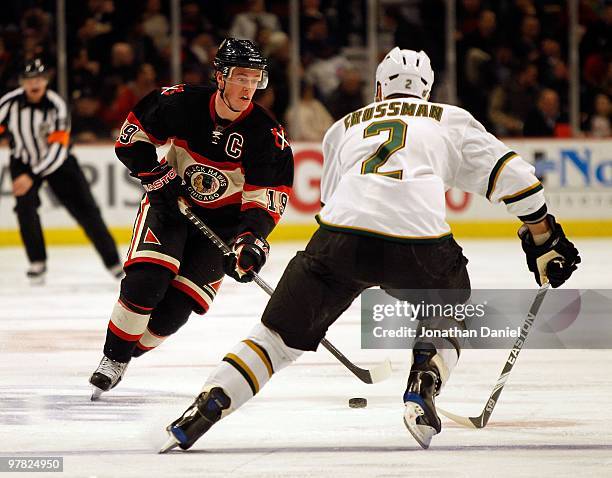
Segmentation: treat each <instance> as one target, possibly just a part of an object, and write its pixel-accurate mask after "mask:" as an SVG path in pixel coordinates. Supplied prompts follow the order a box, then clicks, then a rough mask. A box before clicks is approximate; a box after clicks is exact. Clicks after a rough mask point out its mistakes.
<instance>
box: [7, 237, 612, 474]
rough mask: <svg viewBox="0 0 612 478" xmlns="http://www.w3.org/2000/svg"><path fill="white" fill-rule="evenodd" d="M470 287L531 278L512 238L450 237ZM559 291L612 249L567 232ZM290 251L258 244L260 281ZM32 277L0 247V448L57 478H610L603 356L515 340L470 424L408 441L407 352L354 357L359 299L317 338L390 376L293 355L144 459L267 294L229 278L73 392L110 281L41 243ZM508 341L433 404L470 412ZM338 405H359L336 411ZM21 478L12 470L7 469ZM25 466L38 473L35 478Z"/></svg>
mask: <svg viewBox="0 0 612 478" xmlns="http://www.w3.org/2000/svg"><path fill="white" fill-rule="evenodd" d="M462 245H463V246H464V249H465V254H466V255H467V256H468V257H469V259H470V264H469V269H470V274H471V278H472V285H473V287H474V288H478V287H481V288H504V287H515V288H534V289H535V287H536V286H535V283H534V282H533V278H532V276H531V274H530V273H529V272H528V271H527V270H526V267H525V265H524V257H523V254H522V252H521V250H520V246H519V244H518V241H486V242H485V241H462ZM576 245H577V246H578V248H579V249H580V251H581V254H582V257H583V264H582V265H581V266H580V269H579V270H578V272H577V273H576V274H575V276H574V277H573V278H572V279H571V281H570V282H569V283H568V287H573V288H612V273H610V271H611V270H612V252H611V251H612V241H610V240H577V241H576ZM299 247H301V245H300V244H295V243H291V244H287V243H285V244H282V243H281V244H274V245H273V248H272V254H271V257H270V261H269V264H268V265H267V266H266V268H265V269H264V271H263V273H262V276H263V277H264V278H266V279H267V280H269V281H270V282H272V283H275V282H276V281H277V280H278V278H279V277H280V274H281V273H282V270H283V268H284V266H285V264H286V263H287V261H288V260H289V259H290V258H291V257H292V255H293V254H294V252H295V251H296V250H297V249H298V248H299ZM49 256H50V260H49V275H48V280H47V285H46V286H45V287H30V286H29V285H28V284H27V282H26V280H25V278H24V274H23V271H24V270H25V267H26V261H25V258H24V253H23V251H22V250H21V249H17V248H5V249H0V264H2V265H1V270H2V275H1V276H0V377H1V378H0V437H1V438H2V439H1V442H0V456H7V455H20V456H24V457H28V456H40V455H53V456H63V457H64V472H63V474H58V475H49V476H66V477H93V476H96V477H145V476H175V477H187V476H193V477H196V476H197V477H200V476H231V475H236V476H266V477H268V476H334V477H344V476H347V477H348V476H350V477H355V476H431V477H438V476H443V477H455V476H466V477H467V476H470V477H472V476H496V477H497V476H512V477H516V476H536V475H537V476H555V477H562V476H571V477H574V476H577V475H578V476H610V473H611V472H610V470H611V469H612V427H611V426H610V424H611V423H612V407H611V406H610V405H611V403H612V400H611V398H610V397H611V396H612V377H611V370H612V354H611V353H610V352H609V351H542V350H525V351H523V353H522V354H521V357H520V359H519V362H518V364H517V366H516V367H515V369H514V370H513V372H512V375H511V377H510V379H509V381H508V383H507V386H506V388H505V390H504V393H503V395H502V397H501V399H500V402H499V405H498V407H497V408H496V409H495V413H494V414H493V417H492V419H491V421H490V423H489V425H488V426H487V427H486V428H485V429H483V430H469V429H463V428H460V427H459V426H457V425H455V424H453V423H452V422H449V421H448V420H446V419H443V420H444V421H443V426H444V429H443V432H442V434H440V435H438V436H436V437H435V438H434V441H433V442H432V446H431V448H430V449H429V450H427V451H423V450H421V449H420V448H419V447H418V445H417V444H416V442H415V441H414V440H413V439H412V438H411V437H410V436H409V434H408V433H407V431H406V430H405V428H404V425H403V423H402V402H401V395H402V392H403V390H404V384H405V379H406V375H407V367H408V365H407V363H408V360H407V359H408V353H407V352H406V351H400V350H398V351H373V350H370V351H368V350H360V345H359V343H360V342H359V309H358V308H357V307H355V306H354V307H352V308H351V309H349V311H347V313H346V314H345V315H344V316H343V317H342V318H341V319H340V320H339V321H338V322H337V323H336V324H335V325H334V326H333V327H332V328H331V330H330V331H329V334H328V339H329V340H330V341H332V343H334V344H335V345H336V346H337V347H338V348H340V349H341V350H342V351H343V352H345V353H346V354H347V355H348V356H349V357H350V358H351V359H352V360H354V361H355V362H357V363H359V364H372V363H375V362H377V361H380V360H382V359H384V358H385V357H386V356H388V357H390V358H391V360H392V361H393V366H394V369H395V371H394V374H393V376H392V378H391V379H389V380H388V381H386V382H383V383H381V384H377V385H365V384H362V383H360V382H359V381H357V380H356V379H355V378H354V377H353V376H352V375H351V374H350V373H349V372H347V371H346V370H345V369H344V368H343V367H342V366H341V365H340V364H338V363H337V362H336V361H335V360H334V358H333V357H332V356H331V355H329V354H328V353H327V352H326V351H325V350H320V351H319V352H317V353H308V354H305V355H304V356H303V357H302V358H301V359H300V360H299V361H298V362H297V363H296V364H295V365H293V366H292V367H290V368H288V369H286V370H284V371H282V372H280V373H279V374H278V375H277V376H275V377H274V378H273V380H272V381H271V382H270V383H269V384H268V385H267V386H266V387H265V388H264V389H263V390H262V392H260V394H259V395H258V396H257V397H256V398H255V399H253V400H252V401H251V402H249V403H248V404H247V405H246V406H245V407H243V408H242V409H240V410H239V411H237V412H236V413H234V414H233V415H231V416H230V417H228V418H227V419H225V420H223V421H222V422H221V423H220V424H218V425H216V426H215V427H213V429H212V430H211V431H210V432H209V433H208V434H207V435H206V436H205V437H204V438H202V439H201V440H200V441H199V442H198V443H197V444H196V445H195V446H194V447H193V449H192V450H190V451H189V452H187V453H183V452H172V453H169V454H167V455H157V454H156V452H157V450H158V449H159V447H160V446H161V445H162V444H163V443H164V441H165V438H166V436H165V432H164V427H165V425H166V424H167V423H169V422H170V421H172V420H173V419H174V418H176V417H177V416H178V415H179V414H180V413H182V411H183V410H184V409H185V408H186V407H187V406H188V405H189V404H190V403H191V401H192V399H193V397H194V396H195V395H196V394H197V393H198V391H199V389H200V387H201V385H202V384H203V382H204V379H205V378H206V376H207V375H208V373H209V372H210V370H211V369H212V367H213V366H214V365H215V363H216V362H217V361H218V360H220V359H221V358H222V357H223V355H224V353H225V352H226V351H227V350H228V349H229V348H230V347H231V346H233V345H234V343H235V342H237V341H238V340H241V339H242V338H244V336H245V334H246V333H247V332H248V331H249V330H250V328H251V326H252V324H253V323H254V322H255V321H256V320H257V319H258V317H259V314H260V313H261V311H262V310H263V308H264V306H265V304H266V300H267V296H266V294H265V293H264V292H262V291H261V290H259V289H258V288H257V286H255V285H254V284H251V285H242V284H238V283H236V282H233V281H232V280H231V279H229V278H228V279H227V280H226V282H225V283H224V284H223V286H222V289H221V293H220V294H219V296H218V297H217V299H216V302H215V304H214V305H213V307H212V309H211V311H210V312H209V314H207V315H206V316H204V317H200V316H196V315H194V316H192V318H191V320H190V321H189V323H188V324H187V325H186V326H185V327H184V328H183V329H181V330H180V331H179V332H178V333H177V335H176V336H174V337H172V338H171V339H169V340H168V341H167V342H166V343H165V344H163V345H162V346H161V347H160V348H159V349H158V350H155V351H153V352H152V353H150V354H147V355H145V356H144V357H142V358H140V359H138V360H135V361H134V362H133V363H132V364H131V365H130V367H129V368H128V371H127V375H126V377H125V378H124V381H123V382H122V383H121V384H120V385H119V387H118V388H117V389H115V390H113V391H112V392H110V393H108V394H106V395H104V396H103V398H102V399H101V400H100V401H99V402H95V403H92V402H90V401H89V394H90V390H89V386H88V383H87V379H88V377H89V375H90V374H91V372H92V370H93V369H94V368H95V367H96V365H97V364H98V361H99V360H100V356H101V347H102V344H103V341H104V335H105V330H106V324H107V322H108V318H109V313H110V311H111V309H112V306H113V303H114V301H115V300H116V298H117V291H118V283H116V282H115V281H114V280H113V279H112V278H110V276H108V274H107V272H106V271H105V270H104V269H103V267H102V265H101V263H100V262H99V260H98V258H97V257H96V255H95V253H94V252H93V250H92V249H91V248H88V247H82V248H81V247H79V248H51V249H50V251H49ZM506 355H507V351H503V350H496V351H472V350H468V351H465V352H464V354H463V355H462V357H461V361H460V363H459V365H458V366H457V368H456V370H455V372H454V374H453V376H452V378H451V380H450V382H449V383H448V386H447V388H446V389H445V390H444V393H443V395H442V396H441V397H440V398H439V403H440V405H443V406H444V407H446V408H447V409H449V410H451V411H453V412H455V413H465V414H478V413H480V411H481V407H482V405H483V402H484V400H485V399H486V397H488V395H489V393H490V391H491V388H492V386H493V384H494V382H495V380H496V378H497V375H498V373H499V371H500V369H501V366H502V364H503V361H504V360H505V356H506ZM350 397H366V398H367V399H368V407H367V408H365V409H351V408H349V407H348V399H349V398H350ZM19 476H27V474H25V473H24V474H23V475H19ZM33 476H45V474H38V473H37V474H36V475H33Z"/></svg>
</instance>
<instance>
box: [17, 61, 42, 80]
mask: <svg viewBox="0 0 612 478" xmlns="http://www.w3.org/2000/svg"><path fill="white" fill-rule="evenodd" d="M46 74H47V67H46V66H45V64H44V63H43V62H42V60H41V59H40V58H36V59H35V60H31V61H28V62H27V63H26V64H25V67H24V68H23V71H22V72H21V78H36V77H38V76H45V75H46Z"/></svg>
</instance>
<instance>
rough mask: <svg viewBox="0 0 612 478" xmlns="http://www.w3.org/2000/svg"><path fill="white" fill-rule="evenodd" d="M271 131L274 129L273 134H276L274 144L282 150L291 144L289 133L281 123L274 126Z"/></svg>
mask: <svg viewBox="0 0 612 478" xmlns="http://www.w3.org/2000/svg"><path fill="white" fill-rule="evenodd" d="M270 131H272V136H274V144H275V145H276V146H277V147H278V148H279V149H280V150H281V151H282V150H284V149H285V146H287V147H289V146H291V145H290V144H289V138H287V133H286V132H285V129H284V128H283V127H282V126H281V125H278V127H277V128H272V129H271V130H270Z"/></svg>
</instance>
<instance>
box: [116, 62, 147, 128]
mask: <svg viewBox="0 0 612 478" xmlns="http://www.w3.org/2000/svg"><path fill="white" fill-rule="evenodd" d="M156 77H157V75H156V73H155V68H153V66H152V65H151V64H149V63H143V64H142V65H140V67H139V68H138V73H137V75H136V79H135V80H134V81H131V82H129V83H128V84H127V85H123V84H122V85H119V86H118V88H117V95H116V97H115V99H114V101H113V103H112V104H111V106H110V108H109V109H108V111H107V112H106V114H105V120H106V123H107V124H108V126H109V127H110V128H111V129H112V130H115V129H118V128H120V127H121V125H122V124H123V121H124V120H125V118H126V117H127V115H128V114H129V112H130V111H132V109H133V108H134V106H136V103H138V101H139V100H140V99H141V98H143V97H144V96H145V95H147V94H148V93H150V92H151V90H154V89H155V88H157V83H156ZM113 134H114V131H113Z"/></svg>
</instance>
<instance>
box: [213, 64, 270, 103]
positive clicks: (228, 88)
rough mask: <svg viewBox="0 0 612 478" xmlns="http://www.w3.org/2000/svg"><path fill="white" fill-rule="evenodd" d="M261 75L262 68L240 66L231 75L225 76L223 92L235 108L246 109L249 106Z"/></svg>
mask: <svg viewBox="0 0 612 478" xmlns="http://www.w3.org/2000/svg"><path fill="white" fill-rule="evenodd" d="M261 76H262V72H261V70H253V69H251V68H240V67H236V68H233V69H232V71H231V73H230V75H229V76H228V77H227V78H225V91H224V93H223V94H224V96H225V99H226V101H227V102H228V103H229V104H230V105H231V107H232V108H233V109H235V110H239V111H244V110H245V109H247V108H248V107H249V105H250V104H251V100H252V99H253V95H254V94H255V90H256V89H257V84H258V83H259V81H260V80H261Z"/></svg>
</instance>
